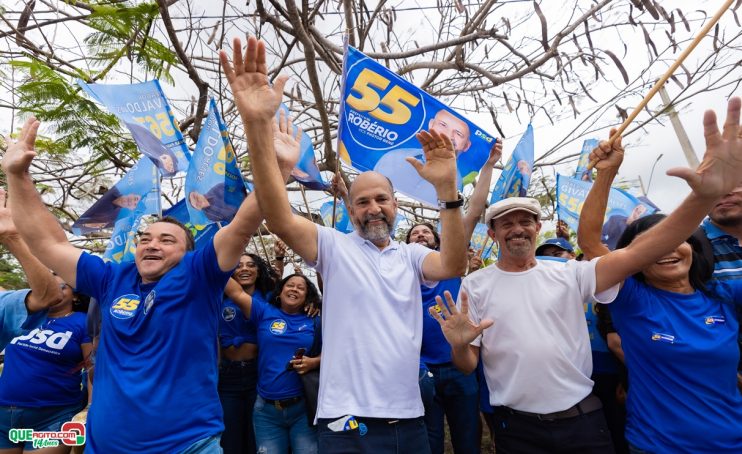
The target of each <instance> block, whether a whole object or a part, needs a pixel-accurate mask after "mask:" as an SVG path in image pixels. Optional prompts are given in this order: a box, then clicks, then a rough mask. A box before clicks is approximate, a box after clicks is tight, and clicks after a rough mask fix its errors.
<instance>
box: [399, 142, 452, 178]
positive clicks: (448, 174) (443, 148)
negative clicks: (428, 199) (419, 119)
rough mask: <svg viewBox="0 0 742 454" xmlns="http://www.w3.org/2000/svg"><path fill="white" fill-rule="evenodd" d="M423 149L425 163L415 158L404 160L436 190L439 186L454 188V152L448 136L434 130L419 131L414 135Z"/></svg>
mask: <svg viewBox="0 0 742 454" xmlns="http://www.w3.org/2000/svg"><path fill="white" fill-rule="evenodd" d="M416 137H417V140H419V141H420V145H422V147H423V153H424V155H425V163H424V164H423V163H422V162H420V161H418V160H417V159H415V158H405V159H406V160H407V162H409V163H410V164H412V166H413V167H414V168H415V170H417V173H419V174H420V176H421V177H423V178H424V179H426V180H427V181H428V182H430V183H431V184H432V185H433V186H435V187H436V188H438V187H439V186H440V185H447V184H450V185H453V187H455V186H456V151H455V150H454V148H453V143H452V142H451V139H449V138H448V136H445V135H441V134H438V133H437V132H436V131H434V130H430V131H420V132H419V133H417V135H416Z"/></svg>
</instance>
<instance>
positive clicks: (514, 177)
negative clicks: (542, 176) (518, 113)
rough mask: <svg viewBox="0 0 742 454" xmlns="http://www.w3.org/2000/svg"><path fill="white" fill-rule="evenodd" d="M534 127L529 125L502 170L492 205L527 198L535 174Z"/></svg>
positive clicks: (493, 193) (491, 198)
mask: <svg viewBox="0 0 742 454" xmlns="http://www.w3.org/2000/svg"><path fill="white" fill-rule="evenodd" d="M533 148H534V143H533V126H531V124H530V123H528V127H527V128H526V132H524V133H523V135H522V136H521V138H520V140H519V141H518V144H517V145H516V146H515V150H513V154H512V155H510V159H508V163H507V164H505V167H504V168H503V169H502V173H501V174H500V178H498V179H497V183H495V189H493V190H492V195H491V196H490V204H493V203H495V202H498V201H500V200H502V199H506V198H508V197H525V196H526V194H527V192H528V186H529V185H530V184H531V173H533Z"/></svg>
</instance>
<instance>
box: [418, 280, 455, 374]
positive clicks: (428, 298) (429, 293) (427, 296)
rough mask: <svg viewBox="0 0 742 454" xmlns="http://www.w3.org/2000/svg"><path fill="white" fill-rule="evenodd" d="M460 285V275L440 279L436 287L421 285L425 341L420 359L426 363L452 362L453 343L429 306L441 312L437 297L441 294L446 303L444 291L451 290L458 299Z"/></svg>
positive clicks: (452, 295)
mask: <svg viewBox="0 0 742 454" xmlns="http://www.w3.org/2000/svg"><path fill="white" fill-rule="evenodd" d="M460 287H461V278H460V277H455V278H452V279H446V280H445V281H440V282H438V285H436V286H435V287H427V286H425V285H422V286H420V293H421V294H422V296H423V342H422V345H421V346H420V360H422V362H424V363H425V364H443V363H449V362H451V345H450V344H449V343H448V341H447V340H446V337H445V336H444V335H443V331H442V330H441V325H440V324H439V323H438V320H436V319H434V318H433V316H432V315H430V312H428V308H430V307H431V306H435V310H436V311H437V312H438V313H440V310H439V309H438V306H437V303H436V301H435V297H436V296H440V297H441V298H443V303H445V302H446V298H445V297H444V296H443V292H445V291H446V290H448V291H449V292H451V297H452V298H453V300H454V301H456V299H457V298H458V296H459V288H460Z"/></svg>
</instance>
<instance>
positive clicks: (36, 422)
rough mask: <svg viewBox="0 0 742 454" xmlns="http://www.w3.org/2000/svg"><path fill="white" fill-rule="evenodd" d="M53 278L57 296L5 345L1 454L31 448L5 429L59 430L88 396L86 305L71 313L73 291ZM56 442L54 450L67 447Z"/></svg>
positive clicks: (0, 399) (0, 385)
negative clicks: (34, 323) (39, 318)
mask: <svg viewBox="0 0 742 454" xmlns="http://www.w3.org/2000/svg"><path fill="white" fill-rule="evenodd" d="M57 281H58V283H59V286H60V288H61V289H62V301H60V302H59V303H57V304H56V305H54V306H52V307H50V308H49V310H48V312H47V314H46V320H45V321H44V322H43V323H42V324H41V326H39V327H38V328H36V329H34V330H31V331H29V332H27V333H26V334H23V335H21V336H18V337H16V338H14V339H13V340H11V341H10V343H9V344H8V346H7V347H6V348H5V365H4V368H3V373H2V375H0V450H3V452H5V453H17V454H20V453H21V452H23V451H24V450H27V451H30V450H32V449H35V447H34V446H32V442H31V441H25V442H24V441H18V442H15V443H14V442H13V441H11V440H10V439H9V432H10V429H33V430H35V431H59V430H61V428H62V424H64V423H65V422H67V421H70V420H71V419H72V417H73V416H75V414H76V413H78V412H79V411H80V410H82V408H83V407H84V406H85V402H87V401H88V399H87V396H84V395H83V391H82V389H83V387H82V376H83V375H82V372H81V371H82V369H83V367H84V365H85V362H86V361H87V360H88V358H90V353H91V352H92V349H93V346H92V342H91V339H90V336H89V335H88V333H87V329H86V325H85V320H86V314H85V309H86V308H79V309H80V310H81V311H82V312H76V311H75V303H76V302H77V301H78V295H75V294H74V293H73V291H72V288H71V287H70V286H69V285H67V284H66V283H65V282H64V281H63V280H62V279H61V278H59V277H57ZM59 445H60V448H57V449H59V450H58V451H55V452H59V453H64V452H68V451H69V449H70V448H69V447H67V448H66V449H65V447H64V445H63V444H62V443H61V442H60V443H59Z"/></svg>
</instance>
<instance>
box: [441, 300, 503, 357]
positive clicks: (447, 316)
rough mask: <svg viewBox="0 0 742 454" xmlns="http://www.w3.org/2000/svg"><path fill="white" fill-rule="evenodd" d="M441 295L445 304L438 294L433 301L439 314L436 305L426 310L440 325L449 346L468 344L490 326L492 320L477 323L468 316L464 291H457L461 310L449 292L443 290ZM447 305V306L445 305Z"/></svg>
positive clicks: (467, 302)
mask: <svg viewBox="0 0 742 454" xmlns="http://www.w3.org/2000/svg"><path fill="white" fill-rule="evenodd" d="M443 296H445V298H446V304H445V305H444V304H443V300H442V299H441V297H440V296H436V297H435V301H436V302H437V303H438V305H437V307H438V309H439V310H440V311H441V313H440V314H439V313H438V311H436V307H435V306H433V307H430V308H429V309H428V311H429V312H430V315H432V316H433V318H435V319H436V320H438V323H439V324H440V325H441V330H442V331H443V335H444V336H445V337H446V340H447V341H448V343H449V344H451V347H454V348H455V347H464V346H466V345H469V343H471V342H472V341H473V340H474V339H476V338H477V336H479V335H480V334H482V331H484V330H485V329H487V328H489V327H490V326H492V324H493V322H492V320H488V319H485V320H482V322H481V323H480V324H479V325H477V324H475V323H474V322H472V321H471V319H470V318H469V297H468V296H467V294H466V293H465V292H463V291H462V292H461V293H459V296H460V298H461V311H459V310H458V309H457V308H456V303H455V302H454V301H453V298H451V293H450V292H448V291H446V292H443ZM446 306H448V307H446Z"/></svg>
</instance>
